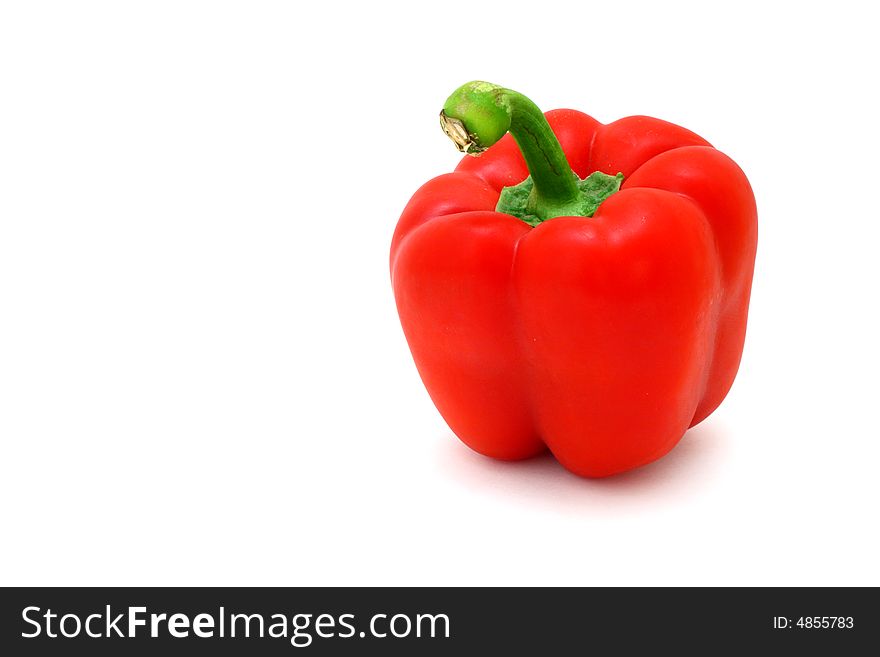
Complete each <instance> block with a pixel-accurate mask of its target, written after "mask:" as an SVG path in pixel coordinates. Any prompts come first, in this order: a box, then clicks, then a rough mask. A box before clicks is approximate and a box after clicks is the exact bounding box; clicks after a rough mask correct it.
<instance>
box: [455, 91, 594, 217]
mask: <svg viewBox="0 0 880 657" xmlns="http://www.w3.org/2000/svg"><path fill="white" fill-rule="evenodd" d="M440 124H441V126H442V127H443V130H444V132H446V134H447V135H448V136H449V138H450V139H452V141H453V142H454V143H455V145H456V146H457V147H458V149H459V150H460V151H462V152H464V153H467V154H469V155H479V154H480V153H482V152H483V151H485V150H486V149H487V148H489V147H490V146H492V145H493V144H494V143H496V142H497V141H498V140H499V139H501V137H503V136H504V135H505V133H507V132H508V131H509V132H510V134H511V135H513V138H514V139H515V140H516V143H517V145H518V146H519V149H520V151H522V154H523V157H524V158H525V161H526V165H527V166H528V168H529V173H530V174H531V178H532V181H533V182H534V187H533V189H532V191H531V194H530V196H529V201H528V205H529V212H530V213H531V214H534V215H535V216H536V217H537V218H538V219H539V220H540V221H546V220H547V219H551V218H553V217H559V216H564V215H574V216H578V215H580V216H584V214H585V212H584V207H583V206H584V203H583V199H582V195H581V193H580V190H579V188H578V177H577V175H576V174H575V173H574V172H573V171H572V170H571V166H569V164H568V160H566V159H565V154H564V153H563V152H562V147H561V146H560V145H559V140H558V139H556V135H554V134H553V131H552V130H551V129H550V125H549V124H548V123H547V119H546V118H544V114H543V113H542V112H541V110H540V109H538V106H537V105H535V104H534V103H533V102H532V101H530V100H529V99H528V98H526V97H525V96H523V95H522V94H520V93H517V92H516V91H512V90H510V89H505V88H504V87H499V86H498V85H496V84H490V83H489V82H469V83H467V84H465V85H462V86H461V87H459V88H458V89H456V90H455V92H454V93H453V94H452V95H451V96H450V97H449V99H448V100H447V101H446V104H445V105H444V106H443V111H442V112H440Z"/></svg>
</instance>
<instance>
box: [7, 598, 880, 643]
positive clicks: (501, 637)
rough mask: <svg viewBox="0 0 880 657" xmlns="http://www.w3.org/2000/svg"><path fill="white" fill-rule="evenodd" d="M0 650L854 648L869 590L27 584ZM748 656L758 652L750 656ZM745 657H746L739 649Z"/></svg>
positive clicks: (872, 633)
mask: <svg viewBox="0 0 880 657" xmlns="http://www.w3.org/2000/svg"><path fill="white" fill-rule="evenodd" d="M0 595H2V606H0V613H2V616H0V624H2V635H0V654H3V655H56V654H57V655H63V654H88V655H130V654H161V655H163V656H171V655H198V654H211V655H215V654H247V655H294V654H300V653H303V654H309V655H349V654H350V655H360V654H383V655H452V654H473V653H474V652H475V651H477V650H486V651H489V652H487V653H485V654H501V653H502V652H504V653H507V654H535V655H545V654H563V653H565V654H589V653H592V652H593V651H595V650H600V649H601V650H613V651H615V652H614V653H610V654H634V653H635V652H636V650H639V651H641V650H644V649H645V647H646V646H647V647H651V648H653V649H656V650H662V651H663V652H664V653H666V652H667V651H668V652H670V653H673V652H674V653H675V654H702V655H706V654H717V653H718V650H719V649H724V651H725V652H728V651H730V650H742V651H749V653H748V654H752V653H756V654H829V655H830V654H834V655H838V654H856V653H857V652H859V651H862V650H865V649H867V648H868V647H870V646H874V648H876V646H877V643H878V619H880V604H878V598H877V590H876V589H869V588H858V589H852V588H849V589H843V588H788V589H778V588H767V589H755V588H736V589H718V588H672V589H669V588H667V589H661V588H650V589H644V588H613V589H612V588H568V589H549V588H532V589H530V588H508V589H498V588H496V589H467V588H465V589H463V588H430V589H426V588H263V589H256V588H198V589H188V588H45V589H41V588H24V589H4V590H2V594H0ZM756 651H757V652H756ZM743 654H747V653H745V652H744V653H743Z"/></svg>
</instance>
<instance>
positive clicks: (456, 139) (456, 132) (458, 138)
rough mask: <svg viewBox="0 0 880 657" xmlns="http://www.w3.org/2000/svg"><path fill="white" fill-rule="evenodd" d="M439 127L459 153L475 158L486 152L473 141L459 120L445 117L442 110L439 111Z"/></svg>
mask: <svg viewBox="0 0 880 657" xmlns="http://www.w3.org/2000/svg"><path fill="white" fill-rule="evenodd" d="M440 127H441V128H443V132H445V133H446V136H447V137H449V138H450V139H451V140H452V143H453V144H455V147H456V148H457V149H458V150H459V151H460V152H462V153H465V154H467V155H473V156H477V155H479V154H480V153H482V152H483V151H485V150H486V148H485V147H483V146H480V145H479V144H478V143H477V142H476V141H475V139H474V136H473V135H471V134H469V133H468V131H467V128H465V127H464V123H462V122H461V120H460V119H456V118H453V117H451V116H446V112H445V111H443V110H441V111H440Z"/></svg>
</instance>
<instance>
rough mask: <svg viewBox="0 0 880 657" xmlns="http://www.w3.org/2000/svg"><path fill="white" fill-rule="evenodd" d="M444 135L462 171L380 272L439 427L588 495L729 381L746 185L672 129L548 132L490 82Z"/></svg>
mask: <svg viewBox="0 0 880 657" xmlns="http://www.w3.org/2000/svg"><path fill="white" fill-rule="evenodd" d="M441 125H442V127H443V130H444V132H446V134H447V135H448V136H449V137H450V138H451V139H452V140H453V142H454V143H455V145H456V146H457V147H458V148H459V149H460V150H462V151H463V152H465V153H467V154H468V155H467V156H466V157H465V158H464V159H463V160H462V161H461V163H460V164H459V165H458V167H456V169H455V171H454V172H453V173H447V174H443V175H440V176H438V177H436V178H434V179H433V180H430V181H428V182H427V183H425V184H424V185H423V186H422V187H421V188H420V189H419V190H418V191H417V192H416V193H415V194H414V195H413V197H412V199H411V200H410V202H409V203H408V204H407V206H406V208H405V209H404V211H403V214H402V215H401V217H400V220H399V222H398V225H397V228H396V230H395V233H394V237H393V239H392V245H391V262H390V264H391V279H392V286H393V290H394V295H395V300H396V303H397V309H398V312H399V315H400V320H401V325H402V327H403V330H404V334H405V336H406V339H407V342H408V344H409V347H410V350H411V352H412V355H413V358H414V360H415V363H416V367H417V368H418V371H419V374H420V376H421V378H422V381H423V382H424V384H425V387H426V388H427V390H428V393H429V394H430V396H431V399H432V400H433V401H434V404H435V405H436V406H437V409H438V410H439V411H440V413H441V415H442V416H443V418H444V419H445V420H446V422H447V423H448V425H449V426H450V428H451V429H452V431H453V432H454V433H455V434H456V435H457V436H458V437H459V438H460V439H461V440H462V441H463V442H464V443H465V444H467V445H468V446H470V447H471V448H472V449H474V450H476V451H477V452H480V453H481V454H485V455H486V456H490V457H494V458H499V459H523V458H528V457H531V456H534V455H536V454H538V453H540V452H542V451H543V450H545V449H548V448H549V449H550V450H551V451H552V453H553V454H554V455H555V456H556V458H557V459H558V460H559V461H560V463H562V465H563V466H565V467H566V468H568V469H569V470H571V471H572V472H574V473H576V474H579V475H582V476H588V477H602V476H607V475H612V474H615V473H618V472H623V471H626V470H630V469H632V468H635V467H638V466H641V465H644V464H646V463H649V462H651V461H653V460H655V459H657V458H660V457H661V456H663V455H664V454H666V453H667V452H668V451H669V450H670V449H672V448H673V447H674V446H675V445H676V444H677V443H678V441H679V440H680V439H681V437H682V436H683V435H684V433H685V431H686V430H687V429H688V428H689V427H691V426H693V425H695V424H697V423H698V422H700V421H702V420H703V419H705V418H706V417H707V416H708V415H709V414H710V413H712V411H713V410H714V409H715V408H717V407H718V405H719V404H720V403H721V401H722V400H723V399H724V397H725V395H726V394H727V392H728V390H729V389H730V387H731V385H732V383H733V380H734V377H735V376H736V372H737V369H738V367H739V363H740V359H741V355H742V348H743V342H744V339H745V331H746V321H747V315H748V304H749V295H750V291H751V283H752V274H753V269H754V261H755V250H756V245H757V210H756V206H755V199H754V195H753V193H752V190H751V187H750V185H749V182H748V180H747V179H746V177H745V175H744V174H743V172H742V171H741V170H740V168H739V167H738V166H737V165H736V164H735V163H734V162H733V160H731V159H730V158H729V157H727V156H726V155H724V154H723V153H721V152H720V151H718V150H716V149H715V148H713V147H712V146H711V145H710V144H709V143H708V142H707V141H705V140H704V139H702V138H701V137H699V136H698V135H696V134H694V133H693V132H690V131H689V130H686V129H684V128H681V127H679V126H676V125H673V124H671V123H667V122H665V121H661V120H659V119H654V118H650V117H646V116H632V117H627V118H624V119H620V120H618V121H615V122H613V123H609V124H607V125H603V124H601V123H599V122H598V121H596V120H595V119H593V118H592V117H590V116H588V115H586V114H584V113H582V112H578V111H575V110H566V109H561V110H553V111H550V112H547V113H546V114H543V113H541V112H540V110H538V108H537V107H536V106H535V105H534V103H532V102H531V101H530V100H528V99H527V98H526V97H525V96H522V95H521V94H518V93H517V92H514V91H511V90H509V89H505V88H503V87H500V86H498V85H494V84H491V83H487V82H471V83H468V84H466V85H463V86H462V87H460V88H459V89H458V90H456V91H455V92H454V93H453V94H452V95H451V96H450V97H449V100H447V102H446V104H445V105H444V107H443V111H442V112H441ZM474 155H476V157H475V156H474Z"/></svg>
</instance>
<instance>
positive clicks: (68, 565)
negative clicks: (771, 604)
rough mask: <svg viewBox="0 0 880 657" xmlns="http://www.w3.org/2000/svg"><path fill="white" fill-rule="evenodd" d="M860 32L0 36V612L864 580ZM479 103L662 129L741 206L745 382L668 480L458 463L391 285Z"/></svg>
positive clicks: (105, 25) (819, 15)
mask: <svg viewBox="0 0 880 657" xmlns="http://www.w3.org/2000/svg"><path fill="white" fill-rule="evenodd" d="M869 7H870V3H855V2H853V3H843V2H838V3H833V4H828V3H827V2H825V3H815V4H813V5H811V4H809V3H791V4H784V3H769V2H762V3H758V4H755V5H749V4H747V3H737V7H736V9H734V8H732V7H725V8H723V9H721V8H718V7H716V6H715V5H714V4H713V3H692V4H675V3H670V2H662V3H657V2H655V3H647V4H645V5H642V4H640V3H635V2H625V3H623V2H617V3H609V2H602V3H596V2H587V1H586V0H579V1H577V2H570V3H569V2H566V3H562V2H540V3H533V6H532V8H531V9H527V8H526V4H525V3H516V2H507V3H499V2H453V1H452V0H446V1H444V2H443V3H440V4H437V3H430V4H429V3H424V4H423V5H421V4H420V5H417V4H416V3H408V4H404V3H401V4H400V5H397V4H395V5H392V4H383V3H351V4H350V5H344V4H335V3H320V2H318V3H315V2H310V3H303V2H284V3H252V2H247V3H246V2H241V3H226V2H205V3H194V2H189V3H180V2H143V3H114V2H107V3H64V2H62V3H42V2H37V3H19V4H18V5H17V6H15V5H13V6H9V5H5V6H4V8H3V10H2V12H0V449H2V457H0V467H2V476H0V527H2V541H0V556H2V558H0V582H2V584H31V585H36V584H96V585H97V584H116V585H123V584H124V585H136V584H141V585H153V584H156V585H158V584H181V585H198V584H202V585H206V584H216V585H220V584H229V585H239V584H251V585H282V584H283V585H299V584H312V585H336V584H403V585H428V584H475V585H476V584H479V585H483V584H505V585H506V584H562V585H565V584H578V585H590V584H610V585H628V584H652V585H653V584H697V585H702V584H734V585H739V584H762V585H782V584H797V585H807V584H822V585H826V584H829V585H830V584H838V585H859V584H873V585H878V584H880V568H878V559H877V554H878V551H880V545H878V534H877V532H878V529H877V526H878V523H877V515H878V514H877V503H878V499H880V485H878V459H880V442H878V438H880V432H878V429H877V424H876V417H877V414H876V401H877V397H878V392H880V385H878V375H877V372H878V364H880V363H878V360H880V359H878V347H877V336H878V334H880V325H878V324H880V322H878V317H877V307H878V294H877V282H878V280H880V276H878V274H880V271H878V269H880V265H878V258H877V256H876V253H877V241H878V238H880V228H878V220H880V212H878V203H880V197H878V193H877V185H878V180H880V178H878V174H880V171H878V160H877V152H878V149H880V132H878V127H877V125H878V124H877V116H878V110H880V107H878V101H877V96H876V95H875V92H876V83H877V63H878V61H880V52H878V50H880V48H878V45H877V43H878V42H877V37H876V29H875V28H876V20H875V19H874V17H873V16H871V15H869V11H870V9H869ZM475 78H477V79H486V80H490V81H493V82H497V83H500V84H503V85H505V86H508V87H511V88H514V89H517V90H520V91H523V92H524V93H526V94H528V95H529V96H530V97H531V98H532V99H533V100H535V101H536V102H537V103H538V104H539V105H540V106H542V107H543V108H544V109H550V108H552V107H574V108H578V109H581V110H583V111H586V112H588V113H590V114H592V115H594V116H595V117H597V118H598V119H600V120H602V121H606V122H608V121H611V120H613V119H615V118H619V117H622V116H625V115H629V114H649V115H653V116H658V117H661V118H665V119H667V120H670V121H673V122H676V123H679V124H682V125H684V126H687V127H689V128H691V129H692V130H694V131H695V132H697V133H699V134H701V135H703V136H704V137H706V138H707V139H709V140H710V141H711V142H712V143H713V144H715V145H716V146H717V147H718V148H720V149H721V150H723V151H725V152H726V153H728V154H729V155H731V156H732V157H733V158H734V159H735V160H737V162H738V163H739V164H740V165H741V166H742V168H743V169H744V170H745V171H746V173H747V174H748V176H749V178H750V179H751V182H752V185H753V187H754V190H755V194H756V198H757V201H758V208H759V217H760V218H759V223H760V237H759V247H758V262H757V269H756V273H755V282H754V294H753V303H752V310H751V315H750V326H749V333H748V337H747V343H746V349H745V355H744V359H743V362H742V367H741V370H740V375H739V377H738V379H737V381H736V383H735V385H734V388H733V390H732V392H731V394H730V395H729V397H728V398H727V400H726V401H725V402H724V404H723V405H722V407H721V408H720V409H719V410H718V411H717V412H716V413H715V414H714V415H713V416H712V417H710V418H709V419H708V420H707V421H706V422H704V423H703V424H702V425H700V426H699V427H698V428H697V429H695V430H693V431H691V432H689V433H688V434H687V435H686V437H685V438H684V439H683V441H682V442H681V444H680V445H679V446H678V447H677V448H676V449H675V450H674V451H673V452H672V453H671V454H670V455H669V456H667V457H666V458H664V459H663V460H661V461H660V462H658V463H656V464H654V465H651V466H648V467H646V468H643V469H641V470H639V471H636V472H632V473H629V474H626V475H623V476H619V477H616V478H612V479H608V480H601V481H589V480H582V479H579V478H577V477H575V476H573V475H570V474H569V473H567V472H566V471H564V470H563V469H562V468H561V467H560V466H558V465H557V464H556V463H555V462H554V461H553V460H552V458H550V457H549V456H548V457H543V458H538V459H536V460H534V461H529V462H524V463H519V464H505V463H495V462H492V461H489V460H487V459H485V458H483V457H480V456H478V455H476V454H474V453H472V452H470V451H469V450H468V449H467V448H466V447H464V446H463V445H462V444H460V443H459V442H458V441H457V439H455V438H454V437H453V435H452V434H451V432H450V431H449V429H448V428H447V427H446V425H445V424H444V423H443V421H442V419H441V418H440V417H439V415H438V414H437V412H436V411H435V410H434V407H433V406H432V404H431V402H430V400H429V398H428V396H427V394H426V393H425V391H424V389H423V387H422V385H421V382H420V380H419V378H418V375H417V373H416V370H415V367H414V365H413V364H412V361H411V358H410V355H409V352H408V349H407V347H406V343H405V341H404V338H403V334H402V331H401V330H400V326H399V323H398V320H397V315H396V312H395V309H394V304H393V298H392V294H391V289H390V283H389V276H388V270H387V264H388V263H387V258H388V246H389V243H390V239H391V234H392V231H393V229H394V225H395V223H396V220H397V217H398V215H399V213H400V211H401V209H402V208H403V206H404V204H405V203H406V201H407V200H408V198H409V196H410V195H411V194H412V192H414V191H415V189H416V188H417V187H418V186H419V185H420V184H421V183H422V182H424V181H426V180H427V179H429V178H430V177H432V176H434V175H437V174H439V173H442V172H444V171H447V170H450V169H451V168H452V167H453V166H454V165H455V163H456V162H457V161H458V157H459V156H458V154H457V153H456V151H455V149H454V148H453V146H452V144H451V143H449V141H448V140H447V139H446V137H445V136H444V135H443V134H442V133H441V131H440V128H439V127H438V124H437V113H438V111H439V108H440V107H441V105H442V103H443V101H444V100H445V98H446V96H447V95H448V94H449V93H450V92H451V91H452V90H453V89H454V88H455V87H457V86H458V85H459V84H461V83H463V82H466V81H468V80H471V79H475Z"/></svg>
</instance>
